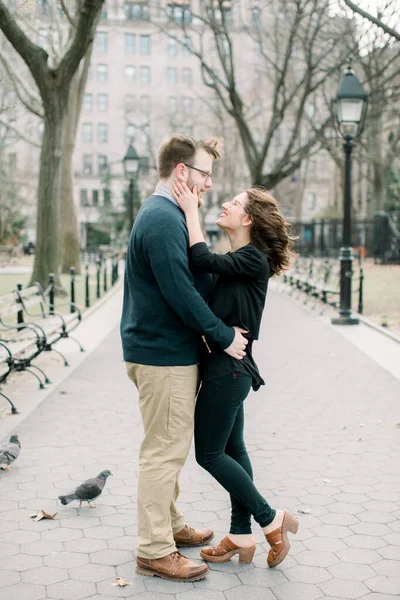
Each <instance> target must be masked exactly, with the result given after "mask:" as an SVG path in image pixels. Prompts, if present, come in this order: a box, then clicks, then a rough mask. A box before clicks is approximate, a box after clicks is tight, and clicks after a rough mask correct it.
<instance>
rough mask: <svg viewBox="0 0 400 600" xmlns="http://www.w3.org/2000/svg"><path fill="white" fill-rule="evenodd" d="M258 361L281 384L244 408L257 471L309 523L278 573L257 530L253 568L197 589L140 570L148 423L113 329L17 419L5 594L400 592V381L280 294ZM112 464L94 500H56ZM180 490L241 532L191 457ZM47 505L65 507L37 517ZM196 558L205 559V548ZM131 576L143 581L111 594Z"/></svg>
mask: <svg viewBox="0 0 400 600" xmlns="http://www.w3.org/2000/svg"><path fill="white" fill-rule="evenodd" d="M256 355H257V358H258V362H259V365H260V369H261V372H262V374H263V375H264V378H265V380H266V382H267V385H266V386H265V388H262V389H261V390H260V391H259V392H257V393H255V394H252V395H251V396H250V397H249V398H248V400H247V401H246V413H247V416H246V418H247V424H246V439H247V444H248V448H249V450H250V452H251V457H252V461H253V466H254V470H255V480H256V482H257V484H258V486H259V489H260V490H261V491H262V492H263V493H264V494H265V496H266V497H267V499H268V500H269V502H270V503H271V504H272V505H273V506H274V507H276V508H287V509H289V510H291V511H292V512H293V513H295V514H296V515H297V516H298V518H299V520H300V529H299V533H298V535H297V536H292V540H293V542H292V549H291V553H290V556H289V557H288V558H287V559H286V560H285V561H284V562H283V563H282V565H280V566H279V567H277V568H276V569H268V568H267V566H266V556H267V552H268V545H267V544H266V542H265V541H263V536H262V535H261V533H260V530H259V529H258V528H257V525H256V524H255V526H254V532H255V535H256V538H257V541H258V545H257V551H256V555H255V557H254V562H253V563H252V564H250V565H245V564H244V565H241V564H239V563H238V562H237V560H236V559H233V560H232V561H230V562H229V563H227V564H222V565H211V570H212V572H211V574H210V576H209V577H208V578H207V579H206V580H204V581H201V582H197V583H194V584H193V583H189V584H179V583H171V582H166V581H163V580H160V579H157V578H143V577H140V576H137V575H135V572H134V571H135V562H134V550H135V546H136V522H137V512H136V505H135V501H136V481H137V472H138V465H137V454H138V448H139V445H140V440H141V435H142V428H141V423H140V418H139V412H138V408H137V396H136V391H135V389H134V387H133V385H132V384H130V382H129V381H128V380H127V378H126V375H125V370H124V365H123V362H122V357H121V352H120V345H119V334H118V330H117V329H115V330H114V331H113V332H112V333H111V334H110V335H109V336H108V337H107V338H106V340H105V341H104V342H103V343H101V344H100V345H99V346H98V347H97V348H96V349H95V350H94V351H93V352H92V353H91V354H90V355H89V356H88V357H87V358H86V359H85V360H84V362H83V363H82V364H81V365H79V366H78V367H77V368H76V369H75V370H74V371H73V373H71V375H70V376H69V377H68V378H66V379H65V380H64V381H63V382H62V383H61V384H60V386H59V387H57V388H56V389H54V390H53V391H52V393H51V394H50V395H49V396H48V397H47V398H46V399H45V400H44V401H43V402H42V403H41V404H40V405H39V406H38V407H37V408H36V409H35V410H33V412H31V414H30V415H29V416H28V417H27V418H26V419H25V420H23V421H20V422H17V426H16V428H15V431H16V433H18V435H19V437H20V440H21V442H22V451H21V454H20V458H19V459H18V461H17V462H16V463H15V465H14V468H13V470H12V471H10V472H1V473H0V490H1V493H0V514H1V517H2V518H1V519H0V533H1V536H0V600H43V599H45V598H51V599H53V600H80V599H86V598H87V599H89V598H90V599H91V600H111V599H114V598H117V597H122V598H137V599H138V600H171V599H173V598H176V599H177V600H203V599H204V600H242V599H243V598H248V599H249V600H275V599H278V600H317V599H319V598H325V600H338V599H358V598H360V599H362V600H396V598H398V597H399V595H400V467H399V465H400V427H399V426H398V423H399V422H400V403H399V400H400V381H399V380H398V379H396V378H395V377H393V376H392V375H390V374H389V373H388V372H387V371H385V370H384V369H383V368H382V367H381V366H379V365H378V364H377V363H375V362H373V361H372V360H371V359H369V358H368V357H367V356H366V355H365V354H363V353H362V352H361V351H360V350H358V349H357V348H356V347H355V346H353V345H352V344H351V343H350V342H349V341H348V340H347V339H345V338H344V337H343V336H342V335H340V333H338V332H337V331H335V330H334V329H332V328H331V327H330V326H329V325H328V324H327V323H326V322H324V321H323V320H321V319H320V318H318V317H317V316H315V315H313V314H310V313H309V312H307V311H306V310H304V309H303V308H302V307H301V306H300V305H299V304H297V303H296V302H294V301H293V300H292V299H290V298H288V297H287V296H286V295H285V294H280V293H278V292H277V291H272V292H271V294H270V296H269V298H268V303H267V311H266V314H265V318H264V323H263V341H262V342H260V343H259V344H258V347H257V349H256ZM9 419H10V424H11V423H12V421H11V417H9ZM107 468H109V469H111V471H112V472H113V474H114V476H113V477H110V478H109V479H108V481H107V484H106V487H105V491H104V492H103V495H102V496H101V497H100V498H99V499H98V502H97V504H98V506H97V508H96V509H89V508H86V507H84V508H82V509H81V510H78V509H77V508H76V504H72V505H69V506H67V507H61V506H60V505H59V504H57V500H56V498H57V496H58V495H59V494H60V493H66V492H69V491H71V490H72V489H73V488H74V486H75V485H76V484H79V483H80V482H81V481H82V480H83V479H85V478H87V477H91V476H94V475H96V474H97V473H98V472H99V471H101V470H103V469H107ZM180 499H181V506H182V508H183V509H184V511H185V516H186V520H187V522H188V523H189V524H191V525H194V526H196V525H197V526H211V527H213V528H214V529H215V532H216V538H217V540H218V539H219V537H220V536H223V535H224V534H225V533H226V532H227V527H228V522H229V504H228V496H227V494H226V492H225V491H224V490H222V489H221V488H220V487H219V485H218V484H216V483H215V482H214V480H213V479H212V478H211V477H210V476H209V475H208V474H207V473H205V472H204V471H202V470H201V469H200V468H199V467H198V466H197V465H196V463H195V460H194V457H193V452H192V453H191V455H190V458H189V460H188V463H187V465H186V467H185V469H184V470H183V472H182V477H181V496H180ZM39 509H45V510H46V511H48V512H55V511H58V513H59V514H58V517H57V518H56V520H54V521H50V520H42V521H39V522H34V521H33V520H31V519H30V517H29V515H30V514H31V513H34V512H35V511H37V510H39ZM299 510H305V511H306V513H307V514H302V513H299V512H298V511H299ZM308 511H309V512H308ZM185 554H186V555H187V556H190V557H193V558H194V559H197V558H198V549H190V550H186V551H185ZM117 576H120V577H124V578H126V579H129V580H131V581H132V583H133V585H131V586H127V587H124V588H116V587H112V586H111V585H110V584H111V583H112V582H113V580H114V579H115V577H117Z"/></svg>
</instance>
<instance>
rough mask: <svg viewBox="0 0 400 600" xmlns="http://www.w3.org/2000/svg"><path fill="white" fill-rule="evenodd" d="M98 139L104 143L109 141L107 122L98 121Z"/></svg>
mask: <svg viewBox="0 0 400 600" xmlns="http://www.w3.org/2000/svg"><path fill="white" fill-rule="evenodd" d="M97 141H98V142H101V143H103V144H104V143H105V142H107V141H108V125H107V123H97Z"/></svg>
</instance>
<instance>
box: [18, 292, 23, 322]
mask: <svg viewBox="0 0 400 600" xmlns="http://www.w3.org/2000/svg"><path fill="white" fill-rule="evenodd" d="M17 290H18V291H19V292H21V291H22V283H17ZM18 302H20V303H21V308H20V309H19V311H18V312H17V323H18V325H19V324H20V323H24V310H23V308H22V302H21V301H20V300H19V299H18Z"/></svg>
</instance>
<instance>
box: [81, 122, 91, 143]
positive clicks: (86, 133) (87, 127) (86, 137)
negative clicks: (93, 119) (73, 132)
mask: <svg viewBox="0 0 400 600" xmlns="http://www.w3.org/2000/svg"><path fill="white" fill-rule="evenodd" d="M82 137H83V141H84V142H91V141H92V139H93V125H92V123H84V124H83V129H82Z"/></svg>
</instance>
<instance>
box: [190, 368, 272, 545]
mask: <svg viewBox="0 0 400 600" xmlns="http://www.w3.org/2000/svg"><path fill="white" fill-rule="evenodd" d="M250 387H251V377H250V376H249V375H245V374H242V373H232V374H230V375H226V376H224V377H219V378H218V379H213V380H212V381H205V382H203V383H202V386H201V389H200V392H199V396H198V398H197V403H196V413H195V431H194V435H195V448H196V460H197V462H198V463H199V465H200V466H201V467H203V468H204V469H206V471H208V472H209V473H210V474H211V475H212V476H213V477H215V479H216V480H217V481H218V482H219V483H220V484H221V485H222V486H223V487H224V488H225V489H226V491H227V492H229V494H230V497H231V505H232V516H231V527H230V533H234V534H246V533H247V534H248V533H251V515H253V517H254V519H255V520H256V521H257V523H258V524H259V525H261V527H266V526H267V525H269V524H270V523H271V522H272V521H273V519H274V517H275V510H274V509H272V508H271V507H270V506H269V504H268V502H267V501H266V500H265V498H263V496H262V495H261V494H260V493H259V491H258V490H257V488H256V487H255V485H254V483H253V470H252V467H251V462H250V458H249V455H248V454H247V450H246V446H245V443H244V439H243V428H244V410H243V402H244V400H245V399H246V397H247V395H248V393H249V391H250Z"/></svg>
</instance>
